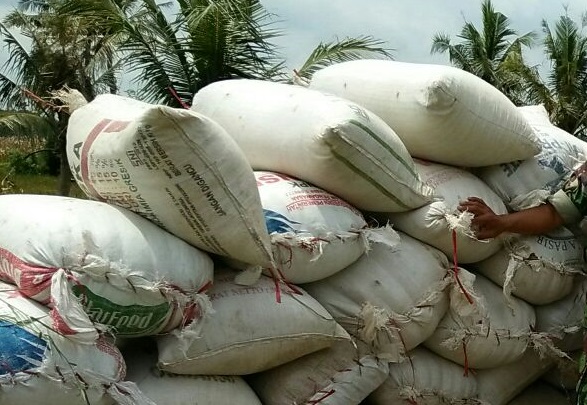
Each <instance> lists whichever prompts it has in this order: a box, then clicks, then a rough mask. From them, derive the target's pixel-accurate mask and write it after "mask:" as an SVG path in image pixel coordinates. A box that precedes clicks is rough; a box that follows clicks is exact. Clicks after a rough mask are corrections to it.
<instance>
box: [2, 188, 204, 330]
mask: <svg viewBox="0 0 587 405" xmlns="http://www.w3.org/2000/svg"><path fill="white" fill-rule="evenodd" d="M0 228H2V230H3V231H2V232H1V233H0V279H1V280H4V281H8V282H10V283H12V284H16V285H17V286H18V289H19V291H20V293H22V294H24V295H26V296H28V297H30V298H32V299H34V300H36V301H38V302H40V303H43V304H51V305H52V306H53V311H54V314H53V315H54V327H55V328H57V330H58V331H59V332H61V333H63V334H67V335H74V336H75V338H76V339H81V340H87V341H90V342H91V341H94V340H95V339H96V336H97V333H98V332H97V330H96V326H98V327H102V326H104V327H107V328H108V329H109V330H110V331H111V332H112V333H114V334H116V335H120V336H128V337H136V336H144V335H153V334H157V333H164V332H169V331H171V330H174V329H176V328H177V327H180V326H184V325H187V324H190V323H194V324H197V321H198V319H199V318H200V316H201V315H202V313H204V312H205V311H206V310H207V308H208V306H209V303H208V299H207V297H206V295H205V292H204V291H202V290H205V288H206V287H207V286H209V284H210V283H211V282H212V279H213V262H212V259H211V258H210V257H209V255H208V253H206V252H203V251H201V250H199V249H197V248H195V247H193V246H191V245H189V244H187V243H186V242H184V241H183V240H181V239H179V238H177V237H176V236H173V235H172V234H170V233H168V232H166V231H164V230H163V229H161V228H159V227H158V226H156V225H155V224H153V223H152V222H150V221H148V220H146V219H144V218H142V217H141V216H139V215H137V214H135V213H133V212H131V211H129V210H126V209H124V208H121V207H116V206H113V205H109V204H106V203H103V202H98V201H90V200H82V199H75V198H69V197H58V196H42V195H23V194H12V195H8V194H7V195H2V196H0ZM94 323H96V324H97V325H94ZM100 325H101V326H100Z"/></svg>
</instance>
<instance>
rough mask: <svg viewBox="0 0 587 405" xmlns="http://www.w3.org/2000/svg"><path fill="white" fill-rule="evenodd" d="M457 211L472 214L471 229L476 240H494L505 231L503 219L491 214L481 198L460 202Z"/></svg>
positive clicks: (490, 210) (493, 213)
mask: <svg viewBox="0 0 587 405" xmlns="http://www.w3.org/2000/svg"><path fill="white" fill-rule="evenodd" d="M458 210H459V211H461V212H464V211H468V212H470V213H471V214H473V219H472V220H471V228H472V230H473V232H474V233H475V236H476V237H477V239H490V238H495V237H497V236H499V235H500V234H501V233H503V232H504V231H505V230H506V225H505V223H504V220H503V217H502V216H501V215H497V214H496V213H495V212H493V210H492V209H491V208H490V207H489V206H488V205H487V204H486V203H485V201H483V200H482V199H481V198H478V197H469V198H467V200H466V201H461V202H460V203H459V206H458Z"/></svg>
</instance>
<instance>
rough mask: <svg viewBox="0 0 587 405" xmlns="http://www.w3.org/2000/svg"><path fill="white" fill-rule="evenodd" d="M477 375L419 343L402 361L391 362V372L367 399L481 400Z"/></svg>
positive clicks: (376, 404) (380, 404) (377, 403)
mask: <svg viewBox="0 0 587 405" xmlns="http://www.w3.org/2000/svg"><path fill="white" fill-rule="evenodd" d="M476 398H477V381H476V379H475V376H474V375H472V374H469V375H467V376H465V375H464V374H463V368H462V367H461V366H459V365H458V364H455V363H453V362H451V361H448V360H446V359H444V358H442V357H440V356H438V355H436V354H434V353H432V352H431V351H429V350H427V349H426V348H424V347H422V346H419V347H417V348H415V349H414V350H412V351H410V353H408V358H406V359H405V360H404V361H402V362H401V363H396V364H390V365H389V376H388V378H387V379H386V380H385V382H384V383H383V384H381V385H380V386H379V388H377V389H376V390H375V391H374V392H373V393H372V394H371V395H369V397H368V399H367V401H366V403H367V404H368V405H387V404H397V405H400V404H404V405H409V404H426V405H432V404H439V405H440V404H463V405H465V404H468V405H476V404H479V405H480V404H481V402H480V401H478V400H477V399H476Z"/></svg>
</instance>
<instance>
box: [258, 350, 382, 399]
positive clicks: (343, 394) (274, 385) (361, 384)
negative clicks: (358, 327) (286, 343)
mask: <svg viewBox="0 0 587 405" xmlns="http://www.w3.org/2000/svg"><path fill="white" fill-rule="evenodd" d="M388 371H389V365H388V363H387V362H386V361H382V360H378V359H377V358H376V356H374V355H373V354H372V353H370V352H369V351H368V350H365V349H364V347H363V346H362V345H359V346H358V347H357V346H355V344H354V343H353V342H352V341H343V342H337V343H335V344H334V345H332V347H330V348H328V349H324V350H320V351H318V352H315V353H312V354H308V355H306V356H304V357H301V358H299V359H297V360H294V361H291V362H289V363H286V364H284V365H282V366H279V367H276V368H273V369H271V370H267V371H265V372H263V373H260V374H254V375H252V376H250V377H249V378H248V379H247V381H248V382H249V384H251V386H252V387H253V389H254V390H255V392H257V394H258V395H259V398H261V401H263V403H264V404H272V405H290V404H320V405H350V404H359V403H361V401H363V400H364V399H365V398H366V397H367V395H369V394H370V393H371V392H373V391H374V390H375V389H376V388H377V387H378V386H379V385H381V383H383V381H384V380H385V379H386V378H387V374H388Z"/></svg>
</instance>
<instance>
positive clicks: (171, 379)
mask: <svg viewBox="0 0 587 405" xmlns="http://www.w3.org/2000/svg"><path fill="white" fill-rule="evenodd" d="M141 343H142V342H141ZM149 343H151V342H149ZM123 355H124V360H125V361H126V365H127V368H128V372H127V375H126V379H127V380H128V381H132V382H134V383H136V385H137V386H138V387H139V389H140V390H141V392H142V393H143V394H144V395H145V396H147V397H148V398H150V399H151V400H152V401H153V402H155V403H156V404H158V405H188V404H197V405H220V404H231V405H261V401H260V400H259V398H258V397H257V394H255V392H254V391H253V389H252V388H251V387H250V386H249V385H248V384H247V383H246V382H245V381H244V379H243V378H242V377H241V376H236V375H234V376H233V375H223V376H220V375H175V374H169V373H166V372H164V371H161V370H159V369H158V368H157V347H156V346H155V347H152V346H151V345H150V344H149V345H147V346H146V347H141V345H138V347H137V345H135V346H133V347H132V348H130V349H128V350H124V351H123Z"/></svg>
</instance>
